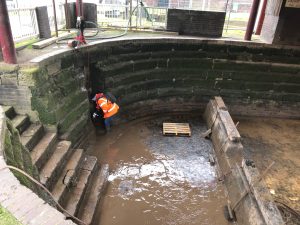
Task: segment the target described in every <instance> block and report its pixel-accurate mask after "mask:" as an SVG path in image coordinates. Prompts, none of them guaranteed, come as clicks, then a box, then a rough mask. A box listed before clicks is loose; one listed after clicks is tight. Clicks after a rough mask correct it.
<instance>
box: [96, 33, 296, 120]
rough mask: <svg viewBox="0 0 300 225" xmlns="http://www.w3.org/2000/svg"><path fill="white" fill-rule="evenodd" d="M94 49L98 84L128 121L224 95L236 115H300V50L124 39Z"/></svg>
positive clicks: (193, 106) (182, 109)
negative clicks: (299, 109)
mask: <svg viewBox="0 0 300 225" xmlns="http://www.w3.org/2000/svg"><path fill="white" fill-rule="evenodd" d="M98 52H101V55H96V51H95V52H94V53H93V51H91V55H93V57H91V58H92V59H93V61H92V62H91V67H92V69H91V71H92V74H91V79H92V82H91V87H92V89H93V90H94V91H96V90H107V91H110V92H112V93H113V94H115V95H116V96H117V97H118V98H119V103H120V105H121V109H122V110H123V112H124V114H125V115H126V116H127V117H128V118H136V117H138V116H143V115H146V114H148V115H149V114H155V113H164V112H190V111H194V110H195V111H196V110H198V111H199V110H203V109H204V106H205V104H206V103H207V102H208V101H209V99H210V98H211V97H212V96H214V95H220V96H222V97H223V98H224V100H225V101H226V102H227V104H228V106H229V108H232V110H231V111H232V112H233V113H234V114H242V115H249V114H250V115H262V116H270V115H271V116H285V117H299V114H296V113H295V112H296V111H294V110H295V109H296V108H297V107H299V103H300V66H299V62H300V50H299V49H297V48H295V49H292V48H284V47H280V46H274V47H272V46H268V45H263V44H245V43H244V44H242V43H234V42H224V41H201V40H183V39H177V40H175V39H160V40H133V41H117V42H114V43H110V44H106V45H105V47H104V44H103V48H101V47H100V46H99V47H98Z"/></svg>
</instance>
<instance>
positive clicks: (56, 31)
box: [52, 0, 58, 37]
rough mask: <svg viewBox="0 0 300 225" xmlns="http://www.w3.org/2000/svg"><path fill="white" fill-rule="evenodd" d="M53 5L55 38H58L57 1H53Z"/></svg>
mask: <svg viewBox="0 0 300 225" xmlns="http://www.w3.org/2000/svg"><path fill="white" fill-rule="evenodd" d="M52 5H53V15H54V26H55V36H56V37H58V30H57V20H56V8H55V0H52Z"/></svg>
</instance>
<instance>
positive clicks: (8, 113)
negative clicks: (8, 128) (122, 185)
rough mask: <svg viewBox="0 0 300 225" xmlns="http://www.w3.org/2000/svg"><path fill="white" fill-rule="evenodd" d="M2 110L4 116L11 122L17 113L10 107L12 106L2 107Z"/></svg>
mask: <svg viewBox="0 0 300 225" xmlns="http://www.w3.org/2000/svg"><path fill="white" fill-rule="evenodd" d="M2 108H3V110H4V113H5V115H6V116H7V118H9V119H10V120H12V119H13V118H14V117H15V116H16V115H17V113H16V111H15V109H14V107H12V106H6V105H3V106H2Z"/></svg>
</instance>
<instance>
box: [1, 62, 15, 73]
mask: <svg viewBox="0 0 300 225" xmlns="http://www.w3.org/2000/svg"><path fill="white" fill-rule="evenodd" d="M18 69H19V66H18V65H16V64H7V63H0V73H14V72H16V71H17V70H18Z"/></svg>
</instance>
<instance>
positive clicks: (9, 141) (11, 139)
mask: <svg viewBox="0 0 300 225" xmlns="http://www.w3.org/2000/svg"><path fill="white" fill-rule="evenodd" d="M6 123H7V130H6V132H5V141H4V152H5V156H6V162H7V164H8V165H11V166H14V167H17V168H19V169H21V170H23V171H25V172H26V173H27V174H29V175H30V176H31V177H33V178H35V179H37V180H38V179H39V175H38V170H37V168H36V167H35V166H34V165H33V164H32V161H31V157H30V153H29V151H28V150H27V149H26V148H25V147H24V146H23V145H22V144H21V141H20V136H19V132H18V131H17V130H16V129H15V128H14V127H13V125H12V123H11V121H10V120H9V119H7V122H6ZM12 172H13V173H14V175H15V176H16V177H17V178H18V180H19V181H20V183H21V184H23V185H24V186H26V187H28V188H30V189H31V190H32V191H34V192H36V191H37V187H36V186H35V185H34V184H33V183H32V182H31V181H30V180H29V179H28V178H27V177H26V176H24V175H22V174H20V173H19V172H16V171H12Z"/></svg>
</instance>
